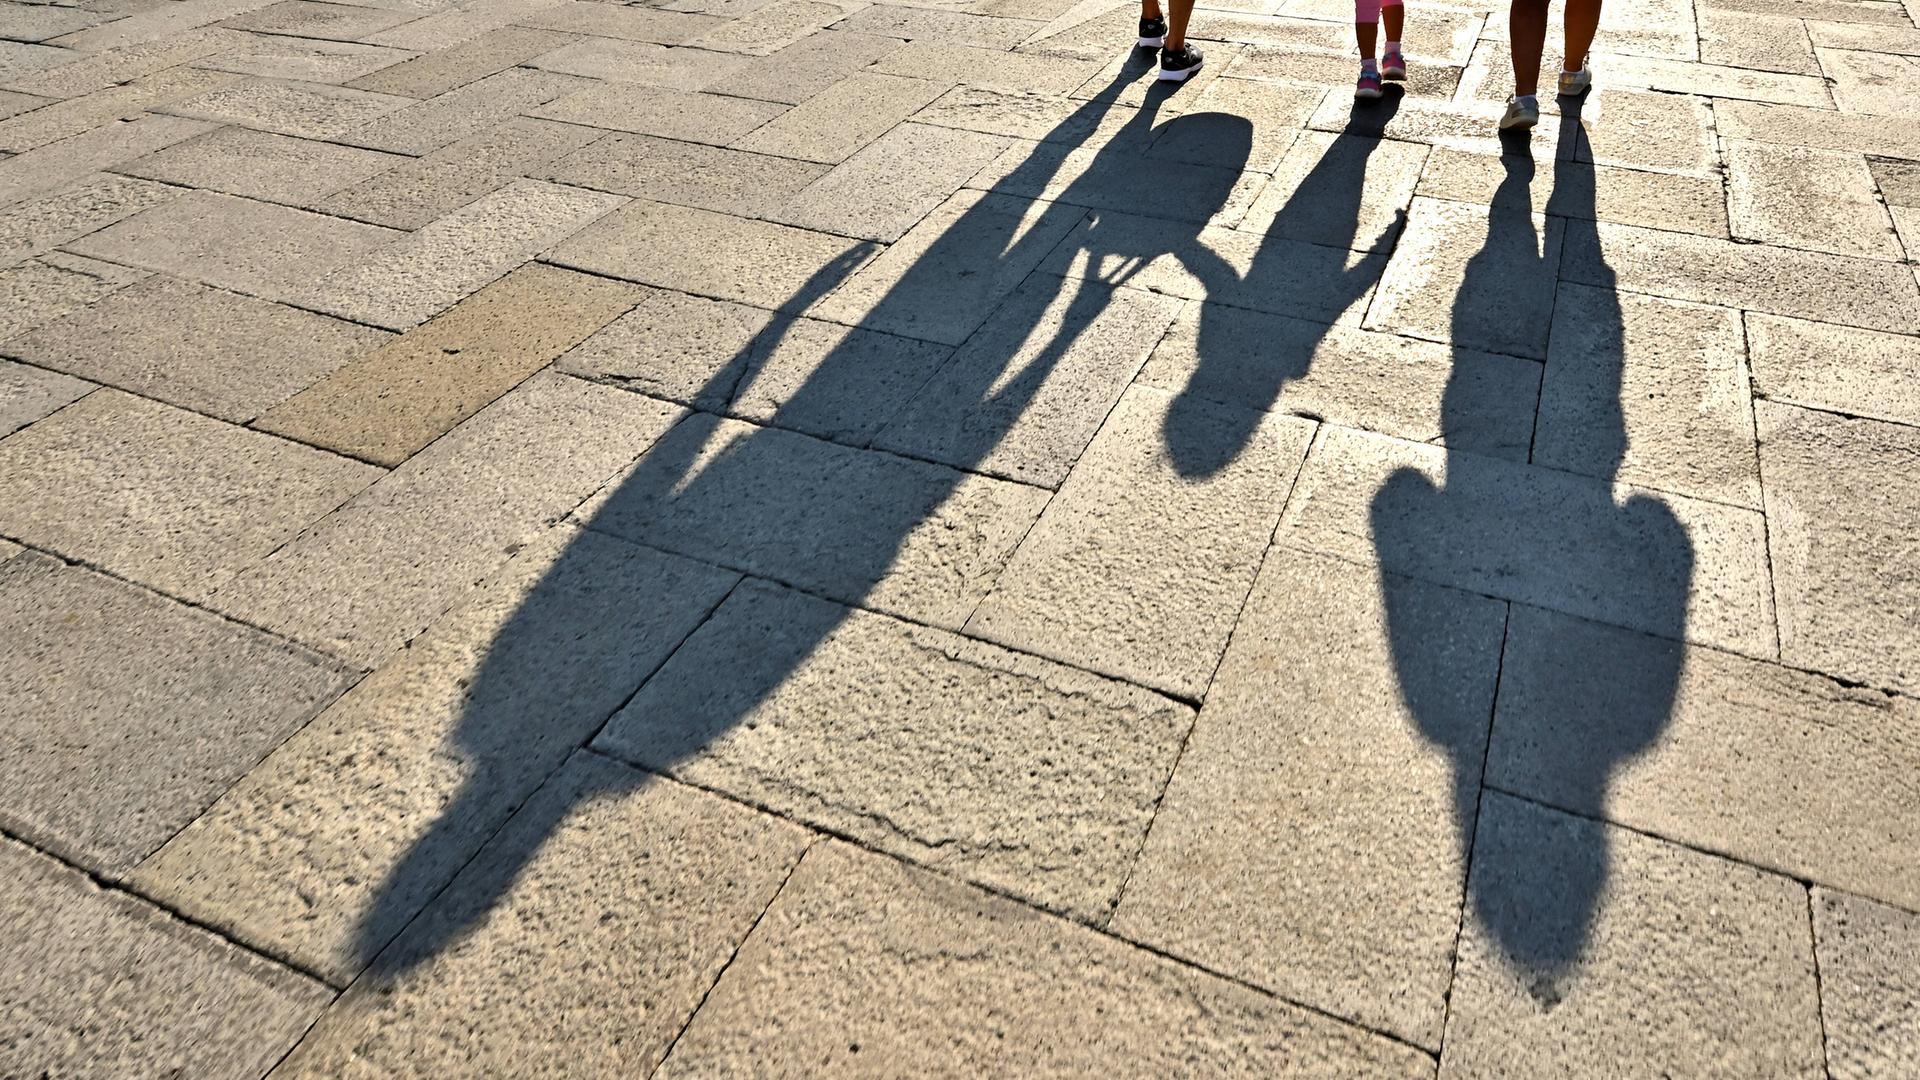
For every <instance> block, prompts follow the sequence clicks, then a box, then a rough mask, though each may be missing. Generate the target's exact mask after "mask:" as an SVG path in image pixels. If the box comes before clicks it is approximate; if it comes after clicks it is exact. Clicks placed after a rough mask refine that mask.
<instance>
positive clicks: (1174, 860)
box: [1113, 549, 1506, 1047]
mask: <svg viewBox="0 0 1920 1080" xmlns="http://www.w3.org/2000/svg"><path fill="white" fill-rule="evenodd" d="M1383 592H1384V596H1383ZM1505 619H1506V614H1505V605H1503V604H1501V603H1499V602H1498V601H1495V600H1490V599H1487V598H1484V597H1479V596H1473V595H1471V594H1468V593H1462V592H1455V591H1454V590H1451V589H1441V588H1437V587H1435V586H1432V585H1425V584H1421V583H1418V582H1414V581H1411V580H1409V579H1405V578H1400V577H1395V576H1392V575H1380V574H1377V573H1375V572H1374V571H1373V570H1372V569H1371V568H1369V567H1365V566H1361V565H1358V564H1352V563H1342V562H1339V561H1337V560H1333V559H1328V558H1325V557H1322V556H1315V555H1309V554H1306V553H1303V552H1293V551H1286V550H1282V549H1275V550H1274V551H1273V552H1272V553H1271V554H1270V555H1269V556H1268V558H1267V561H1266V565H1265V566H1264V567H1263V568H1261V571H1260V579H1259V583H1258V584H1257V585H1255V587H1254V592H1253V596H1252V598H1251V599H1249V600H1248V601H1247V605H1246V608H1245V610H1244V611H1243V612H1242V613H1241V615H1240V625H1239V627H1238V628H1237V629H1236V630H1235V632H1234V637H1233V645H1232V647H1231V648H1229V649H1228V651H1227V655H1226V659H1225V660H1223V661H1222V663H1221V666H1220V671H1219V674H1218V675H1216V676H1215V677H1214V682H1213V688H1212V689H1211V690H1210V691H1209V692H1208V694H1207V702H1206V707H1205V708H1203V709H1202V710H1201V713H1200V719H1199V720H1198V721H1197V722H1196V723H1195V726H1194V733H1193V737H1192V738H1191V739H1190V740H1189V741H1188V744H1187V747H1186V749H1185V750H1184V751H1183V752H1182V754H1181V758H1180V765H1179V768H1178V769H1176V770H1175V773H1174V777H1173V781H1172V783H1171V784H1170V785H1169V787H1168V789H1167V795H1166V798H1165V799H1164V800H1162V803H1161V811H1160V814H1159V816H1158V817H1157V818H1156V819H1155V820H1154V824H1153V831H1152V832H1151V833H1150V834H1149V835H1148V837H1147V843H1146V847H1145V848H1144V850H1143V851H1142V853H1141V858H1140V863H1139V865H1138V866H1137V867H1136V868H1135V870H1134V875H1133V879H1132V880H1131V882H1130V883H1129V884H1128V887H1127V892H1126V895H1125V897H1124V898H1123V899H1122V900H1121V903H1120V909H1119V911H1118V912H1117V913H1116V914H1115V915H1114V920H1113V931H1114V932H1115V933H1117V934H1119V935H1121V936H1122V937H1125V938H1130V939H1133V940H1137V941H1143V942H1146V943H1148V944H1150V945H1152V946H1154V947H1155V948H1156V949H1160V950H1163V951H1166V952H1168V953H1171V954H1172V955H1174V956H1178V957H1183V958H1186V959H1189V960H1192V961H1195V962H1197V963H1200V964H1202V965H1204V966H1205V967H1207V968H1209V969H1210V970H1214V971H1219V972H1222V973H1224V974H1228V975H1232V976H1234V977H1236V978H1239V979H1242V980H1245V981H1248V982H1251V983H1253V984H1255V985H1257V986H1261V987H1264V988H1267V989H1269V990H1272V991H1274V992H1276V993H1279V994H1281V995H1282V996H1284V997H1286V998H1289V999H1291V1000H1295V1001H1301V1002H1305V1003H1307V1004H1310V1005H1314V1006H1316V1007H1318V1008H1322V1009H1326V1010H1328V1011H1330V1012H1332V1013H1333V1014H1335V1015H1336V1016H1345V1017H1352V1018H1354V1019H1355V1020H1358V1021H1359V1022H1361V1023H1364V1024H1366V1025H1368V1026H1369V1027H1374V1028H1378V1029H1383V1030H1386V1031H1389V1032H1392V1033H1394V1034H1395V1035H1397V1036H1399V1037H1400V1038H1403V1039H1409V1040H1411V1041H1413V1042H1414V1043H1416V1044H1419V1045H1422V1046H1427V1047H1433V1046H1437V1045H1438V1044H1439V1040H1440V1027H1441V1022H1442V1018H1443V1016H1444V1013H1445V1001H1446V995H1447V988H1448V984H1449V983H1450V981H1451V978H1452V967H1453V948H1454V942H1455V939H1456V937H1457V935H1458V932H1459V926H1460V901H1461V896H1462V893H1463V890H1464V887H1465V884H1466V875H1467V860H1466V850H1467V848H1466V840H1467V838H1468V837H1469V836H1470V835H1471V831H1472V829H1473V821H1472V814H1473V809H1474V806H1475V802H1476V801H1477V796H1478V792H1479V781H1480V763H1481V757H1482V754H1483V753H1484V750H1485V746H1486V739H1487V717H1488V716H1489V715H1490V713H1491V712H1492V707H1493V699H1494V679H1495V673H1496V672H1497V671H1498V669H1499V663H1500V642H1501V635H1502V633H1503V630H1504V626H1505ZM1409 701H1411V702H1412V703H1413V704H1412V705H1411V706H1409V705H1408V704H1407V703H1408V702H1409ZM1330 777H1337V778H1339V779H1338V782H1336V783H1329V782H1328V778H1330ZM1360 792H1364V793H1365V794H1364V795H1363V796H1361V795H1358V793H1360ZM1463 814H1464V815H1465V817H1464V818H1463V817H1462V815H1463ZM1303 823H1304V824H1303Z"/></svg>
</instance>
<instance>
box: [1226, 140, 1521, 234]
mask: <svg viewBox="0 0 1920 1080" xmlns="http://www.w3.org/2000/svg"><path fill="white" fill-rule="evenodd" d="M1427 157H1428V148H1427V147H1425V146H1421V145H1419V144H1417V143H1402V142H1392V141H1389V140H1386V139H1372V138H1367V137H1365V136H1359V137H1343V136H1339V135H1334V134H1330V133H1328V132H1324V131H1307V132H1302V133H1301V134H1300V136H1299V138H1298V139H1296V140H1294V142H1293V144H1292V146H1291V147H1290V148H1289V149H1288V150H1287V152H1286V155H1285V156H1284V157H1282V158H1281V159H1280V161H1279V163H1278V166H1277V168H1276V170H1275V172H1274V176H1273V181H1272V182H1271V183H1269V184H1267V185H1266V186H1265V187H1263V188H1261V189H1260V194H1259V195H1258V196H1257V197H1256V198H1255V199H1254V200H1253V205H1252V206H1250V207H1248V209H1247V214H1246V217H1244V218H1242V219H1241V220H1240V222H1239V223H1238V224H1237V225H1235V226H1234V227H1235V228H1238V229H1241V230H1244V231H1246V232H1251V233H1257V234H1259V235H1261V236H1277V237H1284V238H1286V239H1289V240H1304V241H1307V242H1308V243H1314V244H1324V245H1327V246H1329V247H1341V248H1354V249H1357V250H1361V251H1373V250H1379V251H1386V250H1390V249H1391V248H1392V246H1393V244H1394V241H1396V240H1397V239H1399V235H1400V226H1401V224H1402V222H1403V221H1404V220H1405V214H1406V210H1407V205H1408V203H1409V202H1410V201H1411V200H1412V197H1413V189H1414V185H1415V184H1419V183H1423V179H1422V174H1421V167H1422V165H1423V164H1424V163H1425V162H1426V161H1427ZM1489 189H1490V188H1489Z"/></svg>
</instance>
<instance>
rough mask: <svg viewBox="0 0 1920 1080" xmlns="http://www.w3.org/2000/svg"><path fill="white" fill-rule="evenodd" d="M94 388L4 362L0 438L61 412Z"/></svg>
mask: <svg viewBox="0 0 1920 1080" xmlns="http://www.w3.org/2000/svg"><path fill="white" fill-rule="evenodd" d="M93 389H94V386H93V384H92V383H89V382H86V381H84V380H81V379H76V378H74V377H73V376H71V375H63V374H61V373H60V372H58V371H48V370H46V369H45V368H37V367H29V366H28V365H26V364H17V363H14V362H13V361H11V360H0V437H5V436H7V435H11V434H13V433H14V432H16V431H18V430H20V429H21V428H23V427H26V426H27V425H28V424H31V423H33V422H35V421H37V420H40V419H43V418H45V417H47V416H51V415H53V414H54V413H56V412H59V411H60V410H61V409H64V408H66V407H67V406H68V405H70V404H72V403H73V402H75V401H78V400H80V399H81V398H83V397H85V396H87V394H89V393H91V392H92V391H93Z"/></svg>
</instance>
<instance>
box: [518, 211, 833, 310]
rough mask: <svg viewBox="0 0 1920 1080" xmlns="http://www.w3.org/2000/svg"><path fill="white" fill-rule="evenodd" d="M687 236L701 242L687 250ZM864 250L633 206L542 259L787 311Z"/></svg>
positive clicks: (701, 214) (738, 221)
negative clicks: (697, 238) (698, 239)
mask: <svg viewBox="0 0 1920 1080" xmlns="http://www.w3.org/2000/svg"><path fill="white" fill-rule="evenodd" d="M610 197H611V196H609V198H610ZM688 237H699V238H700V243H698V244H689V243H688V242H687V238H688ZM868 250H869V249H868V246H867V245H865V244H862V243H860V242H858V241H854V240H847V239H845V238H842V237H838V236H828V235H826V234H824V233H817V232H808V231H806V230H804V229H795V228H791V227H789V226H786V225H777V224H774V223H772V222H766V221H749V220H747V219H745V218H737V217H732V216H729V215H726V214H716V213H713V212H711V211H708V210H699V209H695V208H692V207H684V206H673V205H670V204H668V203H656V202H648V201H645V200H636V201H635V202H633V203H632V204H631V205H628V206H624V207H621V208H620V209H619V210H618V211H615V212H614V213H611V214H608V215H607V216H606V217H604V218H602V219H601V220H599V221H597V222H595V223H594V224H592V225H590V226H588V227H587V228H585V229H582V230H581V231H580V232H579V233H578V234H577V235H575V236H573V237H571V238H570V239H568V240H566V241H565V242H563V243H561V244H560V245H559V246H557V247H555V248H554V249H553V250H552V251H550V252H548V255H547V258H548V259H549V261H552V262H554V263H558V264H560V265H562V266H569V267H574V268H576V269H580V270H586V271H589V272H591V273H596V274H606V275H609V276H612V277H621V278H626V279H628V280H630V281H638V282H640V283H642V284H644V285H657V286H660V287H661V288H667V289H679V290H681V291H683V292H691V293H698V294H700V295H702V296H712V297H717V298H719V299H723V300H738V301H740V302H742V303H748V304H752V305H754V306H755V307H764V308H772V309H778V310H789V311H791V310H798V309H800V308H803V307H805V306H806V305H807V304H808V303H811V302H812V301H813V300H814V299H816V298H817V296H818V295H819V293H820V292H823V291H824V288H820V287H818V285H817V283H819V282H821V281H822V278H823V275H825V278H824V280H825V282H828V283H830V282H833V281H837V280H838V279H839V276H841V275H844V274H845V273H848V272H851V271H852V270H853V268H854V267H856V266H858V265H859V264H860V263H862V262H864V261H865V260H866V257H867V254H868ZM829 287H830V286H829Z"/></svg>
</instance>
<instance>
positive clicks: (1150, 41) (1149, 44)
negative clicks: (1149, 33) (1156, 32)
mask: <svg viewBox="0 0 1920 1080" xmlns="http://www.w3.org/2000/svg"><path fill="white" fill-rule="evenodd" d="M1166 43H1167V36H1166V35H1165V34H1162V35H1160V36H1159V37H1143V38H1141V39H1140V47H1141V48H1143V49H1157V48H1159V47H1160V46H1162V45H1165V44H1166Z"/></svg>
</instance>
